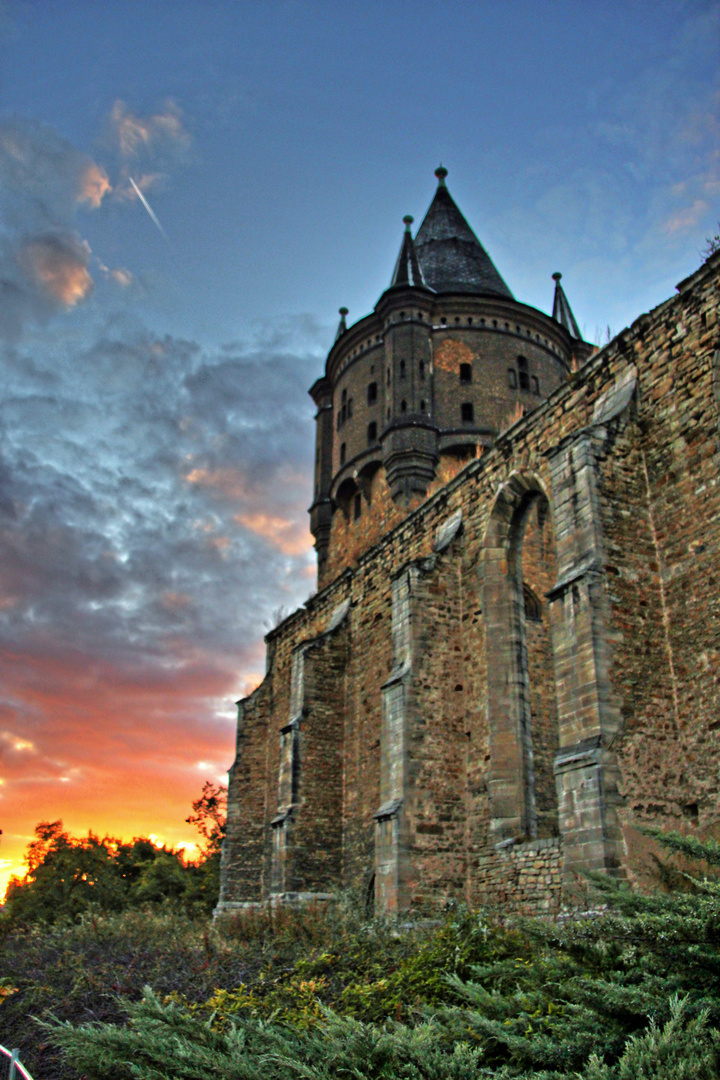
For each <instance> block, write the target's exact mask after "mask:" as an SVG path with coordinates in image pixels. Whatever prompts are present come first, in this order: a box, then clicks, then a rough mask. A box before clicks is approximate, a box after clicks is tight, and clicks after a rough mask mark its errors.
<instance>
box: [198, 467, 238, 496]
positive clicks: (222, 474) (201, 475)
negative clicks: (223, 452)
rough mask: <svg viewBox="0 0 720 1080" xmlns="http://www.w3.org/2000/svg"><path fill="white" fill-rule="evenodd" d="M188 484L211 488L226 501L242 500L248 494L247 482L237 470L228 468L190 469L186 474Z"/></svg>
mask: <svg viewBox="0 0 720 1080" xmlns="http://www.w3.org/2000/svg"><path fill="white" fill-rule="evenodd" d="M185 479H186V480H187V482H188V484H197V485H198V486H199V487H206V488H211V489H213V490H214V491H216V492H217V493H218V494H219V495H223V496H224V497H225V498H226V499H242V498H245V497H246V496H247V494H248V490H249V489H248V485H247V480H246V479H245V477H244V475H243V474H242V473H241V472H240V470H239V469H233V468H230V467H229V466H226V467H224V468H220V469H191V471H190V472H189V473H187V474H186V476H185Z"/></svg>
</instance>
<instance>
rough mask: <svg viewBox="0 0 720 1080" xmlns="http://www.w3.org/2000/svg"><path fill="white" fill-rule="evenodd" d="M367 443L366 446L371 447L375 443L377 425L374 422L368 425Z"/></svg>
mask: <svg viewBox="0 0 720 1080" xmlns="http://www.w3.org/2000/svg"><path fill="white" fill-rule="evenodd" d="M367 441H368V446H372V445H373V444H374V443H376V442H377V423H376V422H375V421H374V420H373V421H372V422H371V423H369V424H368V429H367Z"/></svg>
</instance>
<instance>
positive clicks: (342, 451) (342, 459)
mask: <svg viewBox="0 0 720 1080" xmlns="http://www.w3.org/2000/svg"><path fill="white" fill-rule="evenodd" d="M345 450H346V445H345V443H340V464H341V465H344V464H345Z"/></svg>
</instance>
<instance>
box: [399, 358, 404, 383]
mask: <svg viewBox="0 0 720 1080" xmlns="http://www.w3.org/2000/svg"><path fill="white" fill-rule="evenodd" d="M400 378H401V379H404V378H405V361H404V360H401V361H400Z"/></svg>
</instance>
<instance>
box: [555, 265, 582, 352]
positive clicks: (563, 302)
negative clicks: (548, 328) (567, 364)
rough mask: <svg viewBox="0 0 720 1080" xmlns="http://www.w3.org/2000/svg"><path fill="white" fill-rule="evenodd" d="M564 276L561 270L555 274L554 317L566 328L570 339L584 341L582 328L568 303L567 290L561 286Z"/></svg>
mask: <svg viewBox="0 0 720 1080" xmlns="http://www.w3.org/2000/svg"><path fill="white" fill-rule="evenodd" d="M561 277H562V274H561V273H560V272H559V270H556V271H555V273H554V274H553V281H554V282H555V297H554V299H553V310H552V317H553V319H556V320H557V322H559V323H560V325H561V326H564V327H565V329H566V330H567V332H568V333H569V334H570V337H572V338H576V339H577V340H578V341H582V334H581V333H580V327H579V326H578V324H577V322H576V321H575V316H574V315H573V313H572V308H571V307H570V304H569V303H568V298H567V296H566V295H565V290H564V289H563V287H562V285H561V284H560V278H561Z"/></svg>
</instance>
